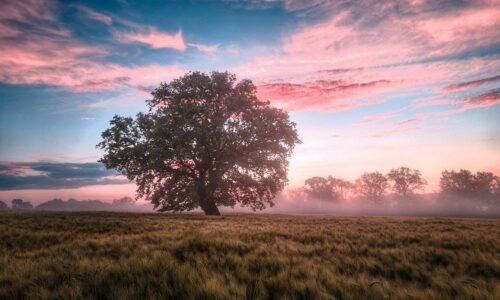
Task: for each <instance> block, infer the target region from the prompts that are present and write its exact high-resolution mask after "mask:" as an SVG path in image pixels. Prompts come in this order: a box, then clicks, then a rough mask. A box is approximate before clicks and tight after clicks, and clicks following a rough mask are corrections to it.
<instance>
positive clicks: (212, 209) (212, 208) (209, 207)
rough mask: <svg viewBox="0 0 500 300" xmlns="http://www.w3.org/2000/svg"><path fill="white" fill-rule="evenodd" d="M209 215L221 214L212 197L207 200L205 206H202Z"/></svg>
mask: <svg viewBox="0 0 500 300" xmlns="http://www.w3.org/2000/svg"><path fill="white" fill-rule="evenodd" d="M202 209H203V211H204V212H205V215H207V216H220V212H219V208H218V207H217V205H215V203H214V202H213V201H212V200H211V199H206V200H205V207H202Z"/></svg>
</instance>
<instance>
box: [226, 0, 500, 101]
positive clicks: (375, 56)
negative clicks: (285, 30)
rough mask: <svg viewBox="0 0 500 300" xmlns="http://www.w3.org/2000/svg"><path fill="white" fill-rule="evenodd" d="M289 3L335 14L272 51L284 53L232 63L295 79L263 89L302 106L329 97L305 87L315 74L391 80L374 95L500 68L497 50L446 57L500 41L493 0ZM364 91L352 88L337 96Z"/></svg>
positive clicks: (253, 73)
mask: <svg viewBox="0 0 500 300" xmlns="http://www.w3.org/2000/svg"><path fill="white" fill-rule="evenodd" d="M283 5H284V7H286V8H287V9H290V10H293V11H305V12H308V11H310V10H318V9H320V8H321V11H322V12H323V13H325V12H326V13H330V14H331V16H330V17H329V18H327V19H326V20H325V21H322V22H319V23H317V24H314V25H308V26H303V27H302V28H300V29H298V30H297V31H295V32H292V33H291V34H289V35H287V36H285V37H284V38H283V42H282V45H281V47H280V48H279V49H275V51H273V52H274V53H278V54H269V55H263V56H258V57H255V58H253V59H251V60H250V61H249V62H248V63H246V64H243V65H240V66H237V67H235V68H233V71H235V72H236V73H237V74H241V75H243V76H245V77H249V78H252V79H255V80H258V81H260V82H262V81H264V82H276V81H278V82H280V81H281V82H288V83H291V84H292V85H289V86H287V85H285V84H283V85H282V86H275V87H269V86H262V85H259V89H260V90H259V93H262V95H263V96H268V97H269V98H270V99H273V98H276V97H277V96H278V97H280V98H279V100H280V102H298V100H301V101H300V103H301V105H300V107H301V109H305V108H307V103H310V105H311V106H315V105H317V104H318V103H322V102H323V103H326V102H328V99H330V100H331V98H328V96H325V94H326V93H324V91H322V90H321V89H318V91H317V92H315V93H313V92H311V89H310V88H308V87H307V86H306V88H304V87H303V86H304V85H307V83H309V82H314V81H320V80H326V81H345V82H353V81H354V82H377V81H382V80H386V81H389V82H391V84H390V85H388V86H386V87H385V88H384V89H380V90H378V91H375V90H374V91H370V96H378V95H377V92H384V93H385V92H388V91H391V90H395V89H396V88H397V89H401V88H406V89H415V88H416V87H417V86H418V85H438V84H442V83H443V82H448V83H453V82H457V81H460V80H463V79H462V78H467V77H481V76H483V77H488V76H492V74H495V73H497V72H498V68H500V60H499V59H498V57H478V58H474V57H473V56H472V58H467V59H461V60H453V59H450V58H447V57H451V58H452V57H453V56H455V55H457V56H459V55H461V53H463V52H465V51H475V50H476V49H479V48H481V47H489V46H492V45H496V44H498V43H500V36H498V34H496V31H497V28H498V27H499V26H500V18H499V16H500V15H499V12H500V8H499V7H498V5H495V4H494V3H491V2H481V3H477V4H475V5H474V6H471V5H468V6H457V7H454V8H453V9H449V8H448V9H444V8H441V7H440V4H439V3H437V2H425V1H420V2H419V1H389V2H387V1H383V2H380V1H371V0H362V1H359V2H355V3H354V2H352V3H351V2H333V1H332V2H324V1H315V2H311V3H303V2H299V1H294V0H287V1H285V2H284V4H283ZM361 15H362V16H363V18H360V17H359V16H361ZM268 53H272V51H268ZM325 70H326V71H328V70H334V71H335V70H341V71H339V72H325ZM427 88H428V87H427ZM358 96H359V94H358V93H353V94H348V93H346V94H344V95H339V97H338V98H337V99H352V98H355V97H358Z"/></svg>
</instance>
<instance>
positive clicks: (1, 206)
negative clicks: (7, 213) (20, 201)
mask: <svg viewBox="0 0 500 300" xmlns="http://www.w3.org/2000/svg"><path fill="white" fill-rule="evenodd" d="M8 209H9V206H8V205H7V203H5V202H3V201H0V210H8Z"/></svg>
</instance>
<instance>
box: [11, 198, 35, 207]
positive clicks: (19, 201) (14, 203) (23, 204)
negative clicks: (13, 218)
mask: <svg viewBox="0 0 500 300" xmlns="http://www.w3.org/2000/svg"><path fill="white" fill-rule="evenodd" d="M32 208H33V205H31V203H30V202H29V201H23V200H22V199H13V200H12V209H32Z"/></svg>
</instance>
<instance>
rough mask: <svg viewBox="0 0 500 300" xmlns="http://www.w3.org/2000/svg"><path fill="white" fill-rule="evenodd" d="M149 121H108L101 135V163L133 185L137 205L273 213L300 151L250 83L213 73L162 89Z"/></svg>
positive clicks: (286, 123)
mask: <svg viewBox="0 0 500 300" xmlns="http://www.w3.org/2000/svg"><path fill="white" fill-rule="evenodd" d="M152 96H153V99H152V100H148V101H147V104H148V106H149V112H148V113H139V114H138V115H137V117H136V118H135V119H134V118H131V117H119V116H115V117H114V118H113V120H112V121H111V123H110V124H111V128H109V129H108V130H106V131H104V132H103V133H102V138H103V140H102V142H101V143H99V144H98V147H100V148H101V149H104V151H105V155H104V157H103V158H102V159H101V160H100V161H101V162H103V163H104V164H105V165H106V167H107V168H115V169H117V170H119V171H120V172H121V173H122V174H124V175H126V176H127V178H128V179H129V180H133V181H135V182H136V183H137V185H138V189H137V197H145V198H146V199H149V200H150V201H151V202H152V203H153V204H154V206H155V208H158V207H159V210H160V211H185V210H192V209H195V208H197V207H201V209H202V210H203V211H204V212H205V213H206V214H207V215H220V213H219V209H218V206H231V207H234V206H235V204H236V203H239V204H241V205H242V206H249V207H251V208H253V209H254V210H255V209H263V208H265V204H266V203H268V204H269V205H273V202H272V199H273V198H274V197H275V196H276V194H277V193H278V192H279V191H281V190H282V189H283V188H284V186H285V184H286V182H287V167H288V158H289V156H290V155H291V153H292V150H293V148H294V146H295V144H296V143H299V142H300V141H299V139H298V137H297V131H296V129H295V124H294V123H293V122H291V121H290V120H289V116H288V113H287V112H286V111H284V110H281V109H278V108H273V107H271V106H270V103H269V102H265V101H260V100H259V99H258V98H257V96H256V88H255V86H254V85H253V83H252V82H251V81H249V80H242V81H240V82H238V83H237V82H236V77H235V75H232V74H229V73H227V72H225V73H219V72H212V73H211V74H210V75H206V74H203V73H199V72H193V73H188V74H186V75H185V76H183V77H180V78H178V79H175V80H173V81H171V82H170V83H162V84H161V85H160V87H158V88H157V89H155V90H154V91H153V92H152Z"/></svg>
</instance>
